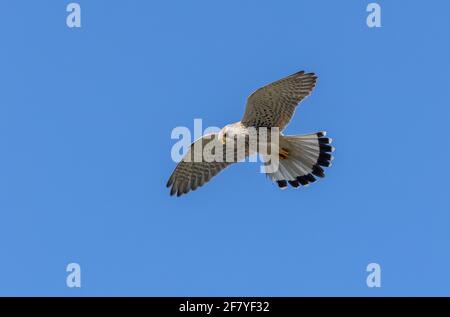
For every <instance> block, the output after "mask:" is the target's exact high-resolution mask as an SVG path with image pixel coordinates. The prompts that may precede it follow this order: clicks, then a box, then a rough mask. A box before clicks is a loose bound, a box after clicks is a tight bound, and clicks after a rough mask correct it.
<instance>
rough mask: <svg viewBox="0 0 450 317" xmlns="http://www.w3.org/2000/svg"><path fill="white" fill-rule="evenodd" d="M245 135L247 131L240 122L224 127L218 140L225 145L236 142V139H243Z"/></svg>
mask: <svg viewBox="0 0 450 317" xmlns="http://www.w3.org/2000/svg"><path fill="white" fill-rule="evenodd" d="M246 135H247V129H245V127H244V126H243V125H242V124H241V123H240V122H236V123H232V124H228V125H226V126H224V127H223V128H222V130H220V132H219V136H218V138H219V141H220V142H222V144H226V143H227V141H231V140H234V141H236V140H237V139H238V138H241V137H245V136H246Z"/></svg>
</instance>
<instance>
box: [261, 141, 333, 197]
mask: <svg viewBox="0 0 450 317" xmlns="http://www.w3.org/2000/svg"><path fill="white" fill-rule="evenodd" d="M325 135H326V132H317V133H313V134H306V135H297V136H295V135H291V136H280V161H279V169H278V171H276V172H274V173H269V174H268V176H269V177H270V178H271V179H272V180H273V181H274V182H277V184H278V186H279V187H280V188H282V189H284V188H286V187H287V184H290V185H291V186H292V187H295V188H297V187H299V186H300V185H302V186H307V185H308V184H311V183H314V182H315V181H316V178H315V176H316V177H325V174H324V170H323V167H330V166H331V161H332V160H333V156H331V154H330V153H331V152H333V151H334V148H333V147H332V146H331V145H330V144H331V141H332V139H330V138H327V137H325Z"/></svg>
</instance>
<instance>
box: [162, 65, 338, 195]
mask: <svg viewBox="0 0 450 317" xmlns="http://www.w3.org/2000/svg"><path fill="white" fill-rule="evenodd" d="M316 80H317V76H316V75H315V74H314V73H305V72H304V71H301V72H298V73H295V74H293V75H290V76H288V77H285V78H283V79H280V80H278V81H275V82H273V83H271V84H269V85H267V86H264V87H262V88H259V89H258V90H256V91H255V92H254V93H252V94H251V95H250V97H248V99H247V106H246V109H245V113H244V117H243V118H242V120H241V121H239V122H236V123H233V124H229V125H226V126H225V127H224V128H222V130H220V132H218V133H213V134H209V135H205V136H203V137H202V138H199V139H198V140H196V141H195V142H194V143H192V144H191V146H190V149H189V150H188V152H187V153H186V155H185V156H184V157H183V159H182V160H181V161H180V162H179V163H178V165H177V166H176V168H175V170H174V171H173V173H172V175H171V176H170V178H169V180H168V182H167V187H169V188H170V194H171V195H175V194H176V195H177V196H181V195H183V194H186V193H188V192H189V191H191V190H195V189H197V188H198V187H200V186H202V185H204V184H205V183H207V182H208V181H209V180H210V179H211V178H213V177H214V176H215V175H217V174H218V173H219V172H221V171H222V170H224V169H225V168H226V167H228V166H229V165H231V164H233V163H234V162H237V161H238V160H233V161H231V162H230V161H228V160H225V159H224V160H220V161H214V160H211V159H208V158H200V160H197V161H196V160H194V159H193V156H195V155H196V154H195V149H196V148H197V146H199V147H198V148H204V147H205V146H208V145H214V146H217V147H218V148H219V147H221V149H222V153H223V156H224V157H225V156H226V154H227V151H226V146H227V140H236V139H238V138H241V137H244V138H245V137H248V136H249V133H250V132H249V131H250V130H251V129H253V131H254V130H256V131H259V130H261V128H278V129H279V131H280V132H279V135H278V137H279V142H278V144H277V146H278V147H279V148H278V149H277V150H278V151H277V153H279V166H278V169H277V170H276V171H271V172H268V173H266V174H267V175H268V176H269V178H270V179H271V180H272V181H274V182H276V183H277V184H278V186H279V187H280V188H282V189H284V188H287V186H288V184H289V185H291V186H292V187H294V188H298V187H299V186H307V185H308V184H310V183H314V182H315V181H316V177H324V176H325V175H324V170H323V167H329V166H331V161H332V160H333V157H332V156H331V154H330V153H331V152H333V151H334V148H333V147H332V146H331V145H330V144H331V141H332V140H331V139H330V138H327V137H325V135H326V132H324V131H322V132H317V133H312V134H306V135H283V134H282V133H281V131H282V130H283V129H284V128H285V127H286V126H287V124H288V123H289V121H290V120H291V118H292V116H293V115H294V112H295V109H296V107H297V105H298V104H299V103H300V102H301V101H302V100H303V99H305V98H306V97H307V96H309V95H310V93H311V91H312V90H313V89H314V87H315V85H316ZM211 142H213V143H211ZM272 146H273V145H272ZM222 147H223V148H222ZM257 151H258V150H257ZM228 152H230V151H228ZM237 152H238V150H237V149H236V148H234V150H233V153H231V155H232V156H233V157H234V158H235V159H236V158H237ZM228 154H230V153H228ZM252 154H253V153H252V152H251V151H249V150H248V149H246V151H245V153H244V156H245V157H247V156H249V155H252Z"/></svg>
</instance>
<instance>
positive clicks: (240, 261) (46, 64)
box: [0, 0, 450, 296]
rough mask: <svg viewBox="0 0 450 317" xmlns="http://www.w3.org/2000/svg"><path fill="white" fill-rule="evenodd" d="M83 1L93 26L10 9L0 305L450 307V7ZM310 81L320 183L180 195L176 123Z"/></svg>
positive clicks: (260, 181)
mask: <svg viewBox="0 0 450 317" xmlns="http://www.w3.org/2000/svg"><path fill="white" fill-rule="evenodd" d="M78 2H79V4H80V5H81V9H82V16H81V18H82V28H80V29H69V28H68V27H67V26H66V24H65V20H66V16H67V13H66V10H65V9H66V5H67V4H68V3H69V1H50V0H40V1H2V2H1V4H0V12H1V15H0V38H1V40H2V49H1V50H0V64H1V69H0V86H1V87H2V88H1V93H0V146H1V152H0V153H1V155H0V250H1V258H0V259H1V261H0V295H62V296H78V295H139V296H141V295H190V296H194V295H234V296H240V295H277V296H279V295H285V296H300V295H307V296H309V295H326V296H329V295H361V296H380V295H389V296H390V295H450V272H449V267H450V245H449V243H450V242H449V241H450V232H449V230H448V226H449V223H450V215H449V203H450V198H449V197H450V195H449V186H448V179H449V177H450V173H449V169H448V167H447V162H448V161H449V159H450V148H449V146H448V140H447V138H448V127H449V123H450V110H449V105H450V96H449V88H450V77H449V76H448V74H449V73H450V64H449V62H448V56H450V46H449V42H448V31H449V29H450V20H449V19H448V12H449V10H450V3H448V2H447V1H443V0H442V1H437V0H436V1H431V2H429V1H405V0H403V1H377V2H378V3H379V4H380V5H381V7H382V27H381V28H376V29H375V28H374V29H370V28H368V27H367V25H366V17H367V14H368V13H367V12H366V10H365V9H366V6H367V4H368V3H369V2H370V1H362V0H353V1H325V0H322V1H299V0H296V1H256V0H253V1H250V0H246V1H237V0H233V1H206V0H204V1H200V0H193V1H181V0H179V1H106V0H103V1H100V0H96V1H78ZM299 70H306V71H313V72H316V73H317V74H318V76H319V81H318V85H317V88H316V89H315V91H314V92H313V94H312V95H311V97H310V98H308V99H307V100H306V102H305V103H303V104H302V105H301V106H300V107H299V109H298V110H297V112H296V116H295V117H294V120H293V121H292V122H291V124H290V125H289V126H288V128H287V130H286V133H289V134H302V133H308V132H315V131H320V130H327V131H328V133H329V135H330V136H331V137H332V138H333V139H334V145H335V147H336V152H335V157H336V159H335V161H334V165H333V166H332V167H331V168H330V169H328V170H327V177H326V178H325V179H323V180H321V181H320V182H318V183H316V184H314V185H312V186H309V187H308V188H304V189H301V190H291V189H290V190H286V191H280V190H279V189H278V188H277V187H276V185H274V184H272V183H270V182H269V180H268V179H266V177H264V176H263V175H261V174H259V173H258V171H259V165H258V164H248V163H247V164H238V165H237V166H233V167H232V168H230V169H228V170H226V171H225V172H223V174H221V175H219V176H218V177H217V178H215V179H214V180H213V181H212V182H211V183H209V184H208V185H207V186H205V187H203V188H201V189H199V190H197V191H196V192H194V193H192V194H189V195H187V196H185V197H182V198H180V199H176V198H173V197H170V196H169V193H168V190H167V188H165V183H166V181H167V178H168V176H169V175H170V173H171V172H172V170H173V168H174V166H175V163H174V162H172V160H171V157H170V150H171V147H172V145H173V144H174V143H175V141H174V140H172V139H171V138H170V134H171V131H172V129H173V128H174V127H176V126H187V127H189V128H193V119H194V118H202V119H203V123H204V125H205V126H224V125H225V124H227V123H230V122H235V121H238V120H240V118H241V115H242V113H243V111H244V105H245V100H246V97H247V96H248V95H249V94H250V93H251V92H252V91H253V90H255V89H256V88H258V87H260V86H262V85H264V84H266V83H269V82H271V81H273V80H276V79H279V78H281V77H283V76H286V75H289V74H291V73H294V72H296V71H299ZM70 262H76V263H79V264H80V265H81V270H82V275H81V276H82V287H81V288H80V289H69V288H67V287H66V283H65V281H66V275H67V273H66V270H65V268H66V265H67V264H68V263H70ZM371 262H376V263H379V264H380V265H381V269H382V287H381V288H376V289H374V288H368V287H367V285H366V276H367V272H366V271H365V269H366V266H367V264H369V263H371Z"/></svg>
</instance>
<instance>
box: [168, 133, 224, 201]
mask: <svg viewBox="0 0 450 317" xmlns="http://www.w3.org/2000/svg"><path fill="white" fill-rule="evenodd" d="M211 142H213V143H211ZM219 147H220V148H221V152H220V153H221V154H220V155H221V156H222V159H221V160H217V159H216V158H215V157H212V155H214V154H215V151H216V150H217V149H219ZM205 148H206V151H204V149H205ZM210 150H211V151H210ZM205 153H212V154H211V155H205ZM231 164H232V162H226V146H225V145H223V144H222V143H221V142H220V141H219V139H218V137H217V134H208V135H205V136H203V137H202V138H200V139H198V140H197V141H195V142H194V143H192V144H191V147H190V149H189V151H188V152H187V153H186V155H185V156H184V157H183V159H182V160H181V161H180V163H178V165H177V167H176V168H175V170H174V171H173V173H172V175H171V176H170V178H169V180H168V182H167V187H169V188H171V189H170V195H175V194H176V195H177V196H181V195H183V194H186V193H188V192H189V191H191V190H196V189H197V188H198V187H200V186H203V184H205V183H207V182H208V181H209V180H210V179H211V178H213V177H214V176H215V175H217V174H218V173H219V172H220V171H222V170H223V169H225V168H226V167H228V166H229V165H231Z"/></svg>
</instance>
